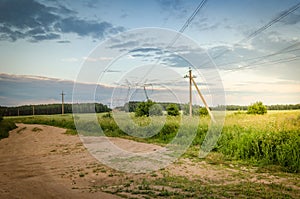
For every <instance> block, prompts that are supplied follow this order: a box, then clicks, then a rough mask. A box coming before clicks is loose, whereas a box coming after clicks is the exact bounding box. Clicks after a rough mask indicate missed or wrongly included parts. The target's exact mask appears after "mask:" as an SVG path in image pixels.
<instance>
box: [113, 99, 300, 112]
mask: <svg viewBox="0 0 300 199" xmlns="http://www.w3.org/2000/svg"><path fill="white" fill-rule="evenodd" d="M139 103H140V102H139V101H130V102H128V103H126V104H125V105H124V106H123V107H118V108H117V109H119V110H121V111H126V112H135V111H136V108H137V107H138V104H139ZM157 104H159V105H160V106H161V107H162V108H163V110H166V108H167V106H168V105H169V104H176V106H178V108H179V109H180V110H182V111H183V112H184V113H188V112H189V104H179V103H168V102H163V103H161V102H157ZM249 106H251V105H249ZM249 106H247V105H226V106H224V105H219V106H216V107H210V109H211V110H225V109H226V110H227V111H247V110H248V107H249ZM266 107H267V110H296V109H300V104H277V105H266ZM201 108H203V107H202V106H199V105H193V114H196V115H197V114H198V113H197V111H198V110H199V109H201Z"/></svg>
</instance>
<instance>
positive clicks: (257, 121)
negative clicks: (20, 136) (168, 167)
mask: <svg viewBox="0 0 300 199" xmlns="http://www.w3.org/2000/svg"><path fill="white" fill-rule="evenodd" d="M82 116H84V118H86V117H91V118H92V117H94V115H93V114H84V115H82ZM76 117H80V115H79V116H76ZM156 117H162V116H156ZM97 118H98V121H99V123H100V126H101V129H102V130H103V132H101V133H100V134H101V135H103V133H104V134H105V135H106V136H113V137H122V138H126V139H133V140H136V141H140V142H148V143H155V144H159V145H162V146H163V145H165V144H167V143H169V142H171V141H172V139H173V138H174V137H175V136H176V134H177V133H178V129H179V128H180V129H181V134H182V139H181V141H182V142H185V138H186V139H189V138H190V137H189V136H193V135H192V133H193V132H191V130H190V129H197V132H196V137H195V138H194V139H193V142H192V143H191V146H190V148H189V149H188V150H187V151H186V153H185V154H184V155H183V156H185V157H188V158H192V159H193V158H195V159H197V158H198V155H199V150H200V146H201V144H202V142H203V140H204V138H205V135H206V133H207V130H208V128H209V125H210V119H209V117H208V116H206V117H201V118H200V119H199V117H195V116H194V117H193V118H192V119H191V118H188V116H183V117H182V118H181V117H167V118H165V123H164V124H163V125H162V124H161V123H159V122H160V121H163V120H162V119H160V118H158V119H157V120H154V121H155V122H156V123H155V122H152V123H151V121H149V118H146V117H141V118H134V117H133V116H132V118H133V122H134V123H135V124H137V126H144V127H145V129H146V130H145V131H143V133H144V132H145V133H147V132H153V130H157V129H160V130H159V132H158V133H156V134H155V135H153V136H151V137H149V136H144V137H145V138H142V136H130V135H127V134H126V133H125V132H124V131H122V130H121V129H120V128H119V127H118V125H117V124H116V122H115V121H114V119H113V117H112V115H111V114H107V113H101V114H97ZM5 119H6V120H13V121H14V122H22V123H31V124H46V125H52V126H58V127H62V128H66V129H67V133H68V134H76V133H77V132H76V127H75V125H74V120H73V116H72V115H71V114H67V115H63V116H62V115H50V116H48V115H47V116H46V115H41V116H22V117H7V118H5ZM186 119H188V121H189V122H182V123H181V121H185V120H186ZM199 120H200V122H199ZM124 122H125V123H124V124H121V125H122V127H123V128H125V129H126V132H134V131H136V129H135V127H136V125H132V124H129V123H128V124H127V123H126V121H125V120H124ZM82 125H84V129H86V132H87V133H92V134H93V135H95V134H97V133H99V132H98V131H99V125H98V124H95V123H93V122H89V121H87V122H83V123H82ZM119 125H120V124H119ZM126 125H127V126H126ZM158 126H159V127H158ZM161 127H162V128H161ZM185 136H186V137H185ZM178 144H180V143H178ZM299 146H300V111H299V110H293V111H269V112H268V113H267V114H265V115H249V114H246V113H245V112H234V111H232V112H227V113H226V118H225V123H224V127H223V130H222V134H221V136H220V137H219V139H218V142H217V144H216V146H215V147H214V148H213V150H212V152H213V153H219V154H221V155H222V157H223V158H224V159H226V160H232V161H233V160H234V161H236V160H241V161H246V162H247V163H249V164H250V165H256V166H266V165H276V166H278V167H279V168H280V169H281V170H283V171H288V172H292V173H298V172H299V170H300V152H299Z"/></svg>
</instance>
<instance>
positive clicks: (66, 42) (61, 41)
mask: <svg viewBox="0 0 300 199" xmlns="http://www.w3.org/2000/svg"><path fill="white" fill-rule="evenodd" d="M57 43H60V44H68V43H71V41H68V40H60V41H57Z"/></svg>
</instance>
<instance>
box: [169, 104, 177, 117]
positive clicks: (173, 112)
mask: <svg viewBox="0 0 300 199" xmlns="http://www.w3.org/2000/svg"><path fill="white" fill-rule="evenodd" d="M167 113H168V115H171V116H177V115H179V108H178V106H177V105H176V104H169V105H168V106H167Z"/></svg>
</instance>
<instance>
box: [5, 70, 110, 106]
mask: <svg viewBox="0 0 300 199" xmlns="http://www.w3.org/2000/svg"><path fill="white" fill-rule="evenodd" d="M73 86H74V82H73V81H68V80H61V79H56V78H46V77H40V76H23V75H9V74H0V99H1V102H0V103H1V104H0V105H1V106H16V105H21V104H37V103H38V104H39V103H58V102H60V101H61V96H60V93H61V91H62V90H63V91H64V92H65V93H66V97H65V101H66V102H68V103H70V102H72V93H73ZM76 86H77V90H76V91H77V92H76V95H77V96H76V99H81V100H82V101H80V102H92V101H95V100H97V101H98V102H101V103H105V104H106V103H107V102H109V100H110V96H111V93H112V89H111V88H107V87H104V86H101V85H92V84H84V83H78V84H76ZM96 87H97V89H98V90H99V93H98V92H96V93H95V88H96ZM100 92H101V95H100ZM95 96H96V99H94V98H95Z"/></svg>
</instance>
